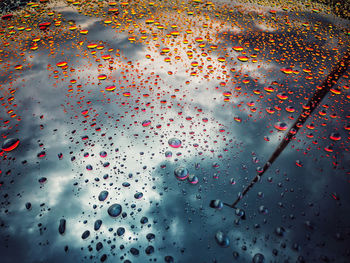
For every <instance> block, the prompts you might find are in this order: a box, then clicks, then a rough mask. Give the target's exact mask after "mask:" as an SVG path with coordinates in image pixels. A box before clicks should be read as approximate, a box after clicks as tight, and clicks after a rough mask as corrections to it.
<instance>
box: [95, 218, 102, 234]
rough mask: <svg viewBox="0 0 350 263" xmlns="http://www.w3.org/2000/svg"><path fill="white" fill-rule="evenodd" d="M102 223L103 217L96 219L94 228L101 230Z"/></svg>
mask: <svg viewBox="0 0 350 263" xmlns="http://www.w3.org/2000/svg"><path fill="white" fill-rule="evenodd" d="M101 225H102V220H101V219H97V220H96V221H95V223H94V230H95V231H97V230H99V229H100V227H101Z"/></svg>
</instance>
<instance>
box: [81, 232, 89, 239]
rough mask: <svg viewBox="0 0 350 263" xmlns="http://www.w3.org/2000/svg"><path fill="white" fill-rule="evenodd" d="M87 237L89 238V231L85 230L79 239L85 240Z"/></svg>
mask: <svg viewBox="0 0 350 263" xmlns="http://www.w3.org/2000/svg"><path fill="white" fill-rule="evenodd" d="M89 236H90V231H89V230H86V231H85V232H84V233H83V234H82V235H81V238H82V239H87V238H88V237H89Z"/></svg>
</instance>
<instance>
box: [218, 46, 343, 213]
mask: <svg viewBox="0 0 350 263" xmlns="http://www.w3.org/2000/svg"><path fill="white" fill-rule="evenodd" d="M349 64H350V48H349V49H348V50H347V52H346V53H345V55H344V56H343V58H342V59H341V60H340V61H339V62H338V64H337V65H336V66H335V67H334V68H333V70H332V71H331V72H330V73H329V75H328V76H327V78H326V79H325V80H324V81H323V83H322V84H321V86H319V87H317V90H316V91H315V93H314V95H313V96H312V98H311V99H309V101H308V103H307V104H306V106H304V107H303V111H302V113H301V114H300V115H299V117H298V119H297V120H296V121H295V122H294V124H293V126H292V127H291V128H290V129H289V130H288V132H287V135H286V136H284V138H283V139H282V141H281V143H280V144H279V145H278V147H277V148H276V150H275V151H274V152H273V154H272V155H271V157H270V159H269V160H268V161H267V162H266V163H265V165H264V167H263V169H262V171H260V172H258V174H257V175H256V176H255V177H254V178H253V180H252V181H251V182H250V183H249V185H248V186H247V187H246V188H245V189H244V191H243V193H242V194H241V195H240V196H238V197H237V199H236V200H235V201H234V202H233V203H232V204H227V203H224V205H226V206H228V207H231V208H236V205H237V204H238V203H239V201H240V200H242V198H243V197H244V196H245V195H246V194H247V192H248V191H249V190H250V189H251V188H252V187H253V186H254V184H255V183H257V182H258V181H259V180H260V178H261V177H262V176H263V174H264V173H265V172H266V171H267V169H269V167H270V166H271V165H272V164H273V162H274V161H275V160H276V159H277V157H278V156H279V155H280V154H281V153H282V151H283V150H284V149H285V148H286V147H287V145H288V144H289V142H290V141H291V139H292V138H293V137H294V136H295V135H296V134H297V133H298V131H299V129H300V128H301V127H302V126H303V125H304V123H305V122H306V120H307V119H308V118H309V116H310V115H311V114H312V112H313V111H314V110H315V109H316V107H317V106H318V104H319V103H320V102H321V101H322V99H323V98H324V97H325V96H326V95H327V93H328V92H329V91H330V89H331V88H332V87H333V85H335V84H336V83H337V81H338V79H339V78H340V77H341V76H342V75H343V74H344V73H345V71H346V70H347V68H348V67H349Z"/></svg>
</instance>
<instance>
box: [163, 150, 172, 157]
mask: <svg viewBox="0 0 350 263" xmlns="http://www.w3.org/2000/svg"><path fill="white" fill-rule="evenodd" d="M172 156H173V153H172V152H171V151H166V152H165V157H166V158H171V157H172Z"/></svg>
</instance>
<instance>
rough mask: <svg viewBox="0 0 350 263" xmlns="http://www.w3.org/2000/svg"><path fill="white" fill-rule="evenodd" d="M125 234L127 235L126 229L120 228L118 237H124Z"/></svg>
mask: <svg viewBox="0 0 350 263" xmlns="http://www.w3.org/2000/svg"><path fill="white" fill-rule="evenodd" d="M124 233H125V228H124V227H119V228H118V229H117V235H118V236H122V235H124Z"/></svg>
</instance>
